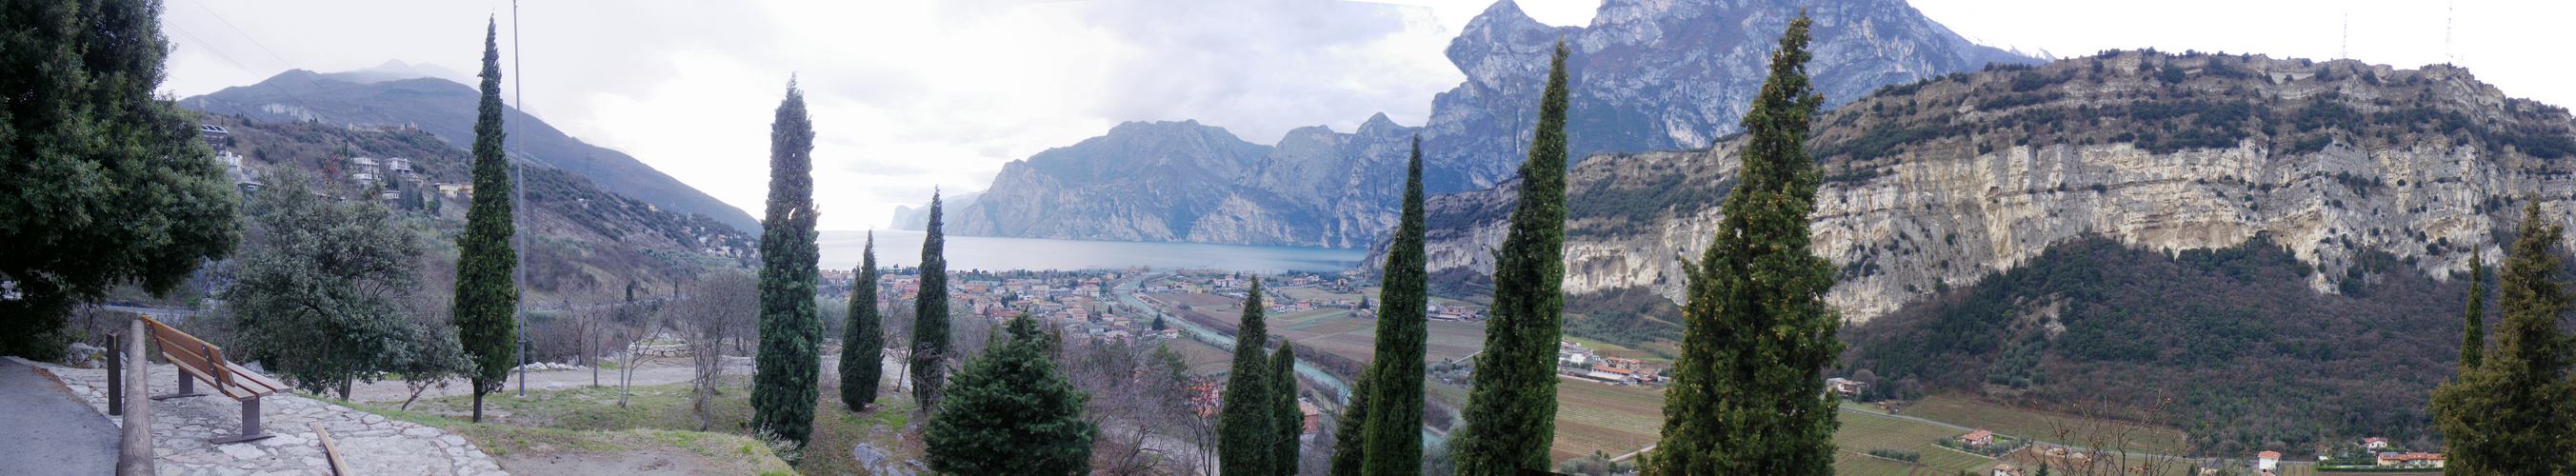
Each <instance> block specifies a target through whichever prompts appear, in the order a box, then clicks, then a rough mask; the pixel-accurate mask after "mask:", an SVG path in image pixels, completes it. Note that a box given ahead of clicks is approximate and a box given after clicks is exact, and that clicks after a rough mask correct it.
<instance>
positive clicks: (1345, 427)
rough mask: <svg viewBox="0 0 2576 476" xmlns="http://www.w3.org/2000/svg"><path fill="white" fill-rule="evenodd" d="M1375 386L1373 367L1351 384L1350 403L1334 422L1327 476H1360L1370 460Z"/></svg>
mask: <svg viewBox="0 0 2576 476" xmlns="http://www.w3.org/2000/svg"><path fill="white" fill-rule="evenodd" d="M1376 382H1377V366H1375V365H1371V366H1369V368H1368V369H1367V370H1362V371H1360V378H1359V379H1358V380H1355V381H1353V382H1352V383H1351V399H1350V401H1349V402H1347V403H1344V404H1343V405H1342V416H1341V418H1337V419H1335V420H1333V459H1332V464H1331V466H1329V467H1328V468H1327V469H1326V470H1325V471H1326V473H1325V474H1330V475H1332V476H1359V474H1360V465H1361V464H1362V463H1363V462H1365V461H1366V460H1367V458H1368V436H1367V433H1368V413H1369V411H1368V408H1369V398H1370V396H1371V395H1375V394H1376V393H1377V392H1376V391H1375V390H1374V387H1375V386H1376ZM1418 463H1419V462H1417V464H1418Z"/></svg>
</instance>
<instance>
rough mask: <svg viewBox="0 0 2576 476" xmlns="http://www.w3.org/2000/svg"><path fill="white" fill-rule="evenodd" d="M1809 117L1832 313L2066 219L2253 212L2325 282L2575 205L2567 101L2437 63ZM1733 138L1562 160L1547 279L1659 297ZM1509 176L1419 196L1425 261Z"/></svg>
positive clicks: (2216, 72)
mask: <svg viewBox="0 0 2576 476" xmlns="http://www.w3.org/2000/svg"><path fill="white" fill-rule="evenodd" d="M2240 108H2241V109H2240ZM1909 110H1911V112H1908V111H1909ZM1818 122H1819V128H1818V129H1817V131H1816V133H1815V134H1814V137H1815V138H1816V139H1815V140H1814V141H1813V142H1811V143H1810V144H1809V149H1810V151H1811V152H1814V153H1815V155H1817V157H1818V159H1819V163H1820V164H1821V166H1822V171H1823V172H1824V174H1825V176H1826V182H1825V183H1824V185H1823V187H1821V189H1820V190H1819V191H1818V193H1817V201H1818V207H1817V210H1816V213H1815V214H1814V216H1813V218H1814V220H1815V222H1814V224H1813V228H1812V233H1813V237H1814V239H1815V243H1816V245H1815V246H1816V251H1817V253H1818V254H1819V255H1820V256H1823V257H1824V258H1826V259H1828V260H1831V261H1832V262H1833V263H1835V264H1836V265H1837V266H1840V267H1841V269H1840V271H1839V272H1838V273H1837V278H1838V283H1837V285H1836V286H1835V287H1834V288H1833V291H1832V293H1831V294H1830V296H1829V298H1828V299H1829V301H1830V302H1831V303H1832V304H1833V305H1834V306H1835V307H1836V308H1838V309H1841V310H1842V312H1843V313H1844V315H1845V316H1846V317H1849V318H1851V319H1852V320H1853V321H1855V322H1864V321H1867V320H1869V319H1872V318H1875V317H1877V316H1879V315H1882V314H1885V313H1887V312H1889V311H1891V310H1894V309H1895V308H1897V307H1898V306H1901V305H1903V304H1905V303H1906V302H1909V301H1912V300H1914V299H1916V298H1918V297H1921V296H1924V295H1926V294H1928V293H1930V292H1931V291H1932V290H1934V289H1935V288H1938V287H1944V286H1962V285H1966V284H1970V283H1973V282H1975V281H1976V280H1978V279H1980V278H1981V277H1983V276H1984V275H1986V274H1987V273H1991V272H1995V271H1999V270H2005V269H2010V268H2012V267H2014V266H2017V265H2019V264H2020V263H2022V262H2024V261H2026V260H2029V259H2031V258H2033V257H2034V256H2036V255H2037V254H2038V253H2040V252H2041V251H2042V250H2043V249H2045V248H2046V247H2047V246H2048V245H2049V244H2052V243H2055V242H2058V241H2061V240H2066V239H2069V238H2073V237H2077V236H2080V235H2085V234H2095V235H2100V236H2104V237H2108V238H2112V239H2116V240H2119V241H2121V242H2123V243H2126V244H2128V245H2130V246H2135V247H2141V248H2145V249H2160V250H2182V249H2194V248H2220V247H2228V246H2235V245H2237V244H2240V243H2243V242H2245V241H2246V240H2248V239H2251V238H2253V237H2255V236H2257V235H2268V236H2269V237H2270V240H2271V242H2273V243H2277V244H2280V245H2283V246H2286V247H2288V248H2289V249H2290V250H2291V251H2292V252H2293V253H2294V254H2296V255H2297V256H2298V257H2299V259H2301V260H2303V261H2306V262H2308V263H2311V264H2313V265H2315V266H2316V267H2317V268H2318V269H2319V272H2316V273H2312V274H2311V275H2309V280H2310V284H2311V285H2312V286H2313V287H2315V288H2316V289H2318V290H2319V291H2321V292H2334V291H2335V290H2336V288H2337V284H2339V283H2341V282H2343V281H2345V280H2355V279H2360V280H2367V279H2374V278H2373V277H2371V276H2368V275H2366V274H2363V275H2356V274H2353V273H2348V272H2347V270H2348V269H2349V268H2350V267H2352V264H2353V262H2354V260H2355V258H2356V257H2357V256H2358V255H2360V254H2362V253H2368V252H2374V251H2376V252H2386V253H2390V254H2392V255H2395V256H2396V257H2398V258H2399V259H2400V260H2401V261H2402V262H2405V263H2410V264H2412V265H2414V266H2415V267H2416V268H2418V269H2420V270H2422V271H2425V272H2428V273H2430V274H2432V275H2433V276H2435V277H2436V278H2437V279H2446V278H2448V275H2449V272H2451V271H2458V270H2464V269H2466V266H2467V261H2468V256H2469V254H2471V253H2483V254H2484V255H2485V257H2486V260H2487V262H2489V263H2494V262H2499V261H2500V260H2501V258H2502V256H2501V251H2499V248H2498V247H2497V243H2496V240H2495V236H2496V233H2497V232H2498V231H2499V230H2502V229H2507V228H2510V227H2512V226H2513V225H2515V224H2517V223H2518V222H2519V220H2520V219H2521V213H2522V204H2523V203H2526V202H2524V201H2522V200H2523V199H2524V198H2525V197H2532V198H2537V199H2538V200H2539V201H2540V204H2541V207H2542V214H2543V216H2545V217H2552V218H2553V219H2559V220H2564V219H2565V217H2568V216H2576V163H2571V159H2576V141H2571V138H2576V134H2570V133H2569V130H2570V127H2571V125H2570V119H2569V116H2568V113H2567V111H2566V109H2563V108H2557V107H2552V106H2548V105H2544V104H2539V103H2536V102H2532V101H2528V100H2522V99H2513V98H2509V97H2506V96H2504V95H2503V93H2502V92H2500V91H2498V90H2496V89H2495V88H2493V87H2491V86H2488V85H2485V84H2483V83H2478V82H2477V81H2475V79H2474V78H2473V77H2471V76H2470V75H2469V74H2468V72H2467V71H2465V70H2461V69H2457V68H2451V67H2446V66H2440V65H2435V66H2428V67H2426V68H2424V69H2420V70H2396V69H2393V68H2389V67H2386V66H2373V65H2364V64H2360V63H2357V62H2352V61H2337V62H2327V63H2315V62H2309V61H2305V60H2273V59H2268V58H2262V57H2245V56H2208V55H2189V56H2175V55H2164V54H2156V53H2152V52H2128V53H2119V54H2115V55H2113V56H2106V57H2095V58H2082V59H2075V60H2068V61H2062V62H2058V63H2055V64H2051V65H2048V66H2045V67H2041V68H2035V69H2021V68H2005V69H2000V70H1996V71H1990V72H1985V73H1978V74H1969V75H1958V76H1954V77H1951V78H1948V79H1944V80H1939V81H1930V82H1925V83H1918V84H1913V85H1908V86H1903V87H1894V88H1889V89H1888V90H1887V91H1882V93H1881V94H1879V95H1876V96H1872V97H1869V98H1864V99H1862V100H1861V101H1858V102H1854V103H1852V104H1851V105H1849V106H1846V107H1843V108H1841V109H1840V110H1837V111H1834V112H1832V113H1830V114H1827V115H1825V116H1824V117H1822V118H1821V119H1820V120H1819V121H1818ZM2195 144H2217V145H2213V146H2195ZM1740 145H1741V142H1740V140H1738V141H1727V142H1721V143H1719V144H1718V145H1717V146H1715V147H1712V148H1710V149H1703V150H1688V151H1667V152H1654V153H1644V154H1601V155H1595V156H1593V157H1591V158H1589V159H1587V160H1585V161H1584V162H1583V163H1582V164H1580V165H1577V166H1575V167H1574V168H1573V169H1572V170H1570V171H1569V177H1568V179H1569V189H1570V190H1572V191H1573V192H1572V197H1571V200H1570V204H1569V209H1570V210H1572V212H1573V215H1574V216H1573V218H1572V219H1570V221H1569V223H1568V224H1567V228H1568V230H1567V232H1568V233H1567V234H1568V240H1567V243H1566V247H1565V266H1566V270H1567V271H1566V277H1565V289H1566V291H1567V292H1569V293H1587V292H1596V291H1604V290H1612V289H1620V288H1628V287H1646V288H1651V289H1654V290H1656V291H1657V292H1659V293H1661V294H1663V295H1664V296H1666V297H1669V298H1673V299H1675V300H1676V301H1679V300H1680V299H1681V298H1682V286H1683V284H1684V283H1683V282H1682V274H1681V260H1682V259H1698V257H1699V254H1700V253H1701V252H1702V251H1703V250H1704V249H1705V248H1706V247H1707V246H1708V244H1709V242H1710V240H1711V236H1712V235H1713V233H1714V232H1715V226H1716V224H1717V223H1718V221H1719V219H1720V218H1721V217H1722V214H1721V213H1720V211H1719V208H1718V207H1717V206H1716V204H1715V203H1714V202H1712V201H1710V199H1709V198H1708V197H1710V196H1712V195H1710V193H1713V194H1714V195H1713V196H1722V195H1723V193H1724V190H1725V189H1727V188H1730V187H1731V186H1732V185H1731V183H1729V182H1728V181H1727V180H1726V177H1731V176H1732V175H1733V174H1734V173H1735V169H1736V167H1737V166H1738V165H1739V162H1738V160H1739V159H1738V158H1737V155H1736V153H1735V148H1736V147H1738V146H1740ZM1514 185H1515V183H1514V182H1506V183H1504V184H1503V185H1502V186H1500V187H1497V188H1494V189H1490V190H1480V191H1473V192H1465V193H1458V194H1450V195H1442V196H1437V197H1434V198H1433V199H1432V200H1431V201H1430V204H1429V205H1430V206H1429V209H1430V210H1431V211H1432V224H1433V228H1432V230H1431V235H1430V237H1431V243H1430V247H1431V249H1430V256H1431V268H1432V269H1433V271H1434V274H1435V275H1439V274H1441V272H1442V271H1447V270H1456V269H1472V270H1474V271H1476V272H1477V273H1479V274H1486V275H1490V273H1492V258H1491V255H1490V252H1489V251H1488V250H1490V249H1491V248H1494V247H1497V246H1499V245H1500V243H1501V241H1502V238H1503V236H1502V233H1503V225H1502V224H1503V222H1504V221H1506V220H1508V215H1509V211H1510V208H1511V206H1512V200H1513V197H1514V194H1515V190H1516V187H1515V186H1514ZM1648 192H1652V193H1648ZM1639 197H1646V198H1639ZM1657 197H1661V198H1657ZM2567 244H2568V245H2570V246H2576V240H2570V241H2569V243H2567ZM1379 246H1381V247H1383V246H1384V245H1383V243H1381V244H1380V245H1379ZM1382 255H1383V253H1378V254H1374V255H1373V256H1372V258H1371V259H1370V260H1369V262H1371V263H1377V262H1381V261H1382V258H1379V257H1378V256H1382Z"/></svg>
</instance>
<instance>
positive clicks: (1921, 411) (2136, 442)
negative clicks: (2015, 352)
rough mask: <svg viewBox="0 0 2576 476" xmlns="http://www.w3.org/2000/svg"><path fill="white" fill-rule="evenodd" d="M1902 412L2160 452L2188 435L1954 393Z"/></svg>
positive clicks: (2048, 438) (2053, 438) (2177, 445)
mask: <svg viewBox="0 0 2576 476" xmlns="http://www.w3.org/2000/svg"><path fill="white" fill-rule="evenodd" d="M1898 414H1901V415H1905V416H1910V417H1915V418H1921V419H1925V420H1932V421H1938V422H1943V423H1949V424H1953V425H1959V426H1965V427H1971V428H1979V429H1985V430H1991V431H1994V432H1996V433H2001V434H2005V435H2011V436H2017V437H2022V438H2030V439H2037V440H2041V441H2049V442H2056V443H2065V444H2072V445H2082V446H2092V445H2093V441H2094V440H2097V439H2098V440H2101V441H2104V442H2109V441H2111V440H2114V439H2120V440H2126V441H2127V442H2126V443H2124V444H2117V445H2111V444H2105V445H2102V446H2118V447H2123V448H2126V449H2130V450H2135V451H2142V452H2147V453H2156V454H2174V453H2177V452H2178V451H2176V450H2177V449H2178V448H2181V447H2182V443H2183V441H2184V438H2185V435H2184V434H2183V432H2182V430H2176V429H2172V428H2165V427H2155V426H2146V425H2138V424H2132V423H2119V422H2109V421H2102V420H2089V419H2083V418H2074V417H2068V416H2062V415H2054V414H2048V413H2042V412H2037V411H2031V410H2023V409H2016V408H2006V407H2002V406H1997V405H1990V404H1985V403H1977V402H1971V401H1967V400H1962V399H1958V398H1952V397H1930V398H1925V399H1923V401H1920V402H1915V403H1914V404H1913V405H1908V406H1906V407H1905V409H1904V410H1902V411H1899V412H1898Z"/></svg>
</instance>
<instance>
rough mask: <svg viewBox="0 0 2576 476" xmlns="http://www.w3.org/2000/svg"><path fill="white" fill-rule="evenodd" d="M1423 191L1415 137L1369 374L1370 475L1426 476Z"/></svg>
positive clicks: (1427, 282)
mask: <svg viewBox="0 0 2576 476" xmlns="http://www.w3.org/2000/svg"><path fill="white" fill-rule="evenodd" d="M1422 202H1423V192H1422V137H1421V136H1415V137H1414V138H1413V158H1412V159H1411V161H1410V164H1409V165H1407V166H1406V171H1405V179H1404V212H1403V215H1402V216H1403V218H1402V219H1401V220H1399V221H1397V222H1396V226H1395V242H1394V244H1392V245H1389V246H1388V248H1387V256H1386V277H1385V278H1384V279H1383V280H1381V282H1380V284H1381V285H1382V286H1384V289H1383V291H1381V292H1380V293H1379V294H1378V296H1379V299H1383V300H1385V301H1386V306H1385V312H1384V313H1381V314H1378V318H1377V345H1376V346H1375V347H1376V351H1377V356H1376V357H1375V358H1373V359H1371V361H1372V362H1373V363H1372V365H1371V366H1370V367H1371V369H1372V370H1370V371H1369V372H1368V373H1369V375H1372V376H1374V377H1373V378H1376V379H1379V381H1377V382H1372V383H1373V384H1374V385H1371V388H1373V390H1372V391H1375V392H1377V393H1378V394H1377V395H1375V396H1372V397H1370V400H1369V401H1372V402H1381V403H1379V404H1378V409H1376V410H1373V411H1371V413H1370V414H1369V417H1370V418H1371V420H1370V421H1369V423H1368V430H1367V431H1368V437H1367V441H1368V450H1367V452H1366V454H1367V461H1368V463H1366V464H1367V470H1366V471H1365V472H1366V473H1368V474H1371V475H1387V476H1400V475H1408V474H1421V473H1422V373H1423V370H1424V369H1423V365H1422V359H1423V358H1424V357H1425V356H1426V354H1427V353H1428V352H1429V351H1430V349H1429V348H1428V347H1426V346H1427V345H1428V344H1427V341H1428V340H1429V339H1430V338H1431V335H1430V327H1429V325H1430V322H1429V321H1428V319H1429V318H1430V316H1429V315H1427V313H1428V312H1429V311H1426V310H1425V309H1426V307H1425V306H1428V305H1429V304H1430V299H1431V297H1430V294H1429V292H1428V289H1429V288H1430V279H1431V275H1430V272H1429V271H1428V270H1427V269H1426V264H1427V263H1428V262H1429V261H1430V260H1429V259H1428V258H1427V257H1426V255H1425V254H1424V252H1423V234H1424V231H1425V225H1424V211H1423V205H1422Z"/></svg>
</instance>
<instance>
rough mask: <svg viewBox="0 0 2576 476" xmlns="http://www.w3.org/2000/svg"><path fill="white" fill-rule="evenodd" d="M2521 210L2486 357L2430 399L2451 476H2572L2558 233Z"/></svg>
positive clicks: (2535, 213) (2572, 420) (2572, 425)
mask: <svg viewBox="0 0 2576 476" xmlns="http://www.w3.org/2000/svg"><path fill="white" fill-rule="evenodd" d="M2531 202H2532V203H2531V205H2528V206H2526V207H2525V208H2524V209H2523V221H2522V227H2521V229H2520V230H2519V232H2518V233H2517V234H2518V235H2520V239H2518V240H2516V241H2514V243H2513V248H2512V249H2510V250H2508V253H2509V255H2510V258H2508V259H2507V260H2506V261H2505V265H2504V272H2503V274H2501V275H2499V276H2498V277H2499V278H2501V279H2498V280H2497V284H2498V285H2499V286H2500V287H2501V288H2502V289H2501V290H2502V291H2503V292H2502V293H2501V294H2502V296H2501V298H2500V299H2499V300H2498V304H2499V305H2498V306H2497V307H2499V308H2500V309H2501V310H2502V316H2501V317H2502V319H2501V320H2500V321H2499V322H2498V326H2497V327H2496V348H2495V349H2494V350H2493V351H2490V352H2487V353H2486V355H2485V356H2484V358H2483V359H2482V360H2483V362H2482V363H2481V365H2479V366H2477V367H2472V368H2464V369H2463V371H2462V372H2461V373H2460V377H2459V379H2458V380H2456V381H2453V382H2452V383H2450V384H2448V385H2443V386H2441V387H2440V388H2436V389H2434V390H2433V414H2434V417H2435V419H2436V422H2437V424H2438V426H2439V427H2440V428H2441V430H2442V439H2443V442H2444V443H2445V444H2447V445H2449V447H2450V451H2449V453H2450V454H2449V456H2450V464H2449V465H2448V467H2447V468H2446V469H2445V470H2444V472H2445V473H2451V474H2473V475H2489V474H2494V475H2531V476H2540V475H2557V474H2567V473H2568V472H2570V471H2571V470H2576V457H2571V455H2576V408H2570V407H2568V406H2567V402H2569V401H2571V400H2576V387H2571V386H2570V383H2569V381H2568V379H2567V373H2566V372H2567V370H2568V364H2569V355H2568V351H2569V345H2570V342H2569V341H2568V338H2567V337H2566V336H2564V335H2561V334H2560V333H2559V330H2558V324H2557V323H2558V319H2559V318H2560V317H2562V316H2563V315H2565V314H2566V313H2567V310H2568V298H2567V289H2566V288H2567V284H2566V283H2562V282H2559V281H2557V280H2556V277H2557V274H2558V273H2559V271H2560V270H2561V269H2563V268H2562V267H2561V266H2562V265H2561V264H2560V262H2559V259H2558V257H2557V256H2556V255H2554V254H2553V253H2552V251H2555V250H2554V248H2556V247H2557V246H2558V243H2559V242H2560V237H2561V234H2560V233H2561V232H2562V231H2563V230H2562V228H2561V227H2560V226H2559V225H2552V224H2547V223H2546V222H2545V221H2543V220H2542V219H2541V215H2540V204H2539V202H2540V201H2539V200H2538V199H2536V198H2535V199H2532V200H2531Z"/></svg>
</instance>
